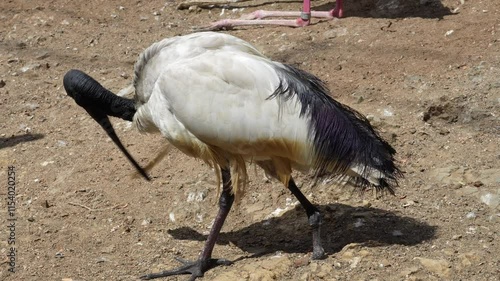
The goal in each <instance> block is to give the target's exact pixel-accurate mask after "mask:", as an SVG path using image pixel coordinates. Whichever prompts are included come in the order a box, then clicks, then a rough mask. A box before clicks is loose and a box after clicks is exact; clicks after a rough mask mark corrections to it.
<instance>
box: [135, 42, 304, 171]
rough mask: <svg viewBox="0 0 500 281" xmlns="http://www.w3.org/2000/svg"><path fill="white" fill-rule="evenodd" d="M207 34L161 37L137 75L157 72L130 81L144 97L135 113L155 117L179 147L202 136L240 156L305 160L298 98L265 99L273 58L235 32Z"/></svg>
mask: <svg viewBox="0 0 500 281" xmlns="http://www.w3.org/2000/svg"><path fill="white" fill-rule="evenodd" d="M211 35H212V36H209V37H208V38H206V37H203V38H200V37H193V36H191V37H188V38H185V37H182V38H183V40H177V41H175V40H171V39H168V40H170V41H168V40H167V41H165V42H163V41H162V42H163V43H167V44H164V46H163V47H162V48H161V50H160V51H158V52H157V53H156V54H155V55H154V57H153V59H149V60H148V61H147V62H146V64H145V66H143V71H145V73H141V74H140V75H141V76H142V77H147V78H148V79H151V77H152V75H151V74H152V72H154V73H155V75H153V76H154V77H155V79H151V81H144V80H138V82H137V83H136V91H137V95H139V98H140V99H141V100H142V101H144V102H145V104H144V105H142V106H141V107H139V108H138V114H136V116H137V117H136V119H149V120H139V122H140V123H151V124H154V126H155V127H157V128H158V129H159V130H160V131H161V132H162V134H163V135H164V136H165V137H166V138H167V139H168V140H169V141H170V142H171V143H173V144H174V145H175V146H177V147H178V148H180V149H181V150H183V151H185V152H186V151H189V150H190V146H197V145H200V143H204V144H207V145H211V146H214V147H218V148H222V149H224V150H225V151H228V152H230V153H233V154H239V155H242V156H243V157H248V158H256V159H270V157H273V156H277V157H283V158H288V159H290V160H291V161H292V163H294V164H297V165H305V166H308V165H309V164H310V163H311V161H312V159H311V158H312V155H310V153H308V152H309V151H311V145H310V143H309V140H308V120H307V119H305V117H299V113H300V104H299V102H298V101H297V100H296V99H290V100H289V101H286V102H284V103H282V104H281V108H280V104H279V103H278V100H277V99H276V98H273V99H268V98H269V96H270V95H271V94H272V93H273V92H274V90H275V89H276V88H277V87H278V85H279V79H278V77H277V75H276V73H275V71H274V68H273V65H272V64H273V63H274V62H272V61H270V60H269V59H267V58H265V57H264V56H263V55H262V54H260V53H259V52H258V51H256V50H255V49H254V48H253V47H251V46H250V45H249V44H248V43H246V42H244V41H242V40H240V39H237V38H235V37H232V36H229V35H225V34H219V33H215V34H211ZM201 39H203V44H200V40H201ZM210 39H213V41H210ZM231 40H233V41H236V42H233V41H231ZM171 41H174V42H171ZM181 41H182V42H181ZM228 41H230V42H232V43H233V44H228ZM242 42H243V43H244V44H243V43H242ZM160 43H161V42H160ZM157 44H158V43H157ZM152 47H154V45H153V46H152ZM189 48H193V50H191V51H189ZM186 49H188V50H186ZM146 52H147V51H146ZM136 69H137V67H136ZM152 81H154V83H153V82H152ZM259 157H260V158H259Z"/></svg>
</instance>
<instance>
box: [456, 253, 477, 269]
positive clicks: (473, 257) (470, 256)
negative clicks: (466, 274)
mask: <svg viewBox="0 0 500 281" xmlns="http://www.w3.org/2000/svg"><path fill="white" fill-rule="evenodd" d="M458 257H459V258H460V264H461V265H462V266H463V267H468V266H472V265H478V264H479V263H480V261H481V257H480V255H479V254H478V253H477V252H475V251H470V252H468V253H464V254H460V255H459V256H458Z"/></svg>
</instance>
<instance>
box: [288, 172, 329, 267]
mask: <svg viewBox="0 0 500 281" xmlns="http://www.w3.org/2000/svg"><path fill="white" fill-rule="evenodd" d="M288 189H289V190H290V191H291V192H292V194H293V195H295V197H296V198H297V200H299V202H300V204H301V205H302V207H304V209H305V210H306V214H307V217H308V218H309V225H310V226H311V228H312V235H313V254H312V259H313V260H319V259H323V258H325V250H324V249H323V247H322V246H321V235H320V230H321V223H322V218H321V214H320V212H319V210H318V208H316V207H315V206H314V205H313V204H312V203H311V202H310V201H309V200H307V198H306V196H304V194H302V192H301V191H300V190H299V188H298V187H297V185H296V184H295V181H294V180H293V179H292V178H290V181H289V182H288Z"/></svg>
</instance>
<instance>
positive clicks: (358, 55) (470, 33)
mask: <svg viewBox="0 0 500 281" xmlns="http://www.w3.org/2000/svg"><path fill="white" fill-rule="evenodd" d="M345 2H346V3H345V6H346V7H345V8H346V9H345V15H346V17H345V18H343V19H340V20H333V21H317V20H315V21H314V24H313V25H311V26H309V27H306V28H301V29H293V28H286V27H265V28H262V27H248V28H238V29H234V30H230V31H224V32H228V33H230V34H233V35H236V36H239V37H241V38H243V39H245V40H248V41H249V42H252V43H253V44H254V45H255V46H257V47H258V48H259V49H261V50H262V51H263V52H264V53H265V54H266V55H267V56H269V57H271V58H273V59H276V60H279V61H282V62H285V63H288V64H294V65H298V66H300V67H301V68H302V69H304V70H307V71H310V72H312V73H314V74H315V75H317V76H319V77H320V78H322V79H323V80H324V81H326V83H327V85H328V86H329V87H330V89H331V90H332V93H333V95H334V97H335V98H336V99H338V100H339V101H341V102H343V103H346V104H348V105H350V106H352V107H354V108H356V109H357V110H359V111H360V112H362V113H363V114H365V115H368V116H369V118H370V120H371V121H372V123H373V124H374V126H376V127H377V128H378V129H379V130H380V131H381V132H382V135H383V136H384V137H385V138H387V139H388V140H389V141H390V142H391V144H392V145H393V146H394V147H395V148H396V149H397V151H398V160H399V162H400V165H401V167H402V169H403V170H404V171H405V178H404V179H403V180H402V181H401V183H400V187H399V189H398V190H397V194H396V196H385V197H383V198H374V196H373V194H372V193H366V194H359V192H356V191H353V190H351V189H349V188H341V187H338V186H336V185H335V184H333V183H332V182H320V183H319V184H318V185H316V186H314V187H311V186H310V183H311V177H310V176H309V175H295V177H296V178H297V181H298V182H299V183H300V185H301V186H302V190H303V192H304V193H305V194H307V195H308V197H309V198H310V199H311V200H313V202H315V203H316V204H318V206H319V208H320V209H321V211H322V212H323V214H324V216H325V222H324V225H323V232H322V236H323V240H324V243H325V244H324V246H325V250H326V252H327V254H328V257H327V259H325V260H322V261H314V262H311V261H310V260H309V258H310V252H311V237H310V230H309V227H308V225H307V219H306V216H305V215H304V213H303V211H302V209H301V208H300V206H297V205H295V203H296V201H295V199H294V198H292V196H291V194H289V192H288V191H287V190H286V189H285V188H284V187H283V186H282V185H281V184H279V183H276V182H269V181H268V180H266V179H265V178H264V176H263V174H262V172H260V171H257V172H256V173H253V172H252V176H251V183H250V186H251V188H250V189H249V191H248V192H247V194H246V197H244V198H243V200H242V202H241V204H240V206H239V207H238V208H235V209H234V210H233V211H232V212H231V214H230V216H229V218H228V220H227V222H226V224H225V226H224V228H223V233H222V234H221V237H220V240H219V243H218V244H217V245H216V248H215V252H214V256H215V257H224V258H227V259H230V260H233V261H235V263H234V264H233V265H231V266H224V267H218V268H215V269H213V270H210V271H209V272H207V273H206V274H205V277H204V278H202V279H200V280H498V276H500V271H499V269H500V262H499V253H500V244H499V230H500V226H499V221H500V207H499V196H500V165H499V162H500V153H499V143H500V141H499V140H500V138H499V136H500V122H499V114H500V110H499V107H500V3H499V2H498V1H472V0H470V1H467V0H465V1H459V0H443V1H441V2H440V1H438V0H427V1H422V0H420V1H418V0H411V1H403V0H377V1H375V0H361V1H354V0H347V1H345ZM178 4H179V1H178V0H174V1H168V2H165V1H140V0H139V1H115V0H112V1H104V0H90V1H69V0H64V1H50V0H49V1H21V0H3V1H1V3H0V106H1V109H2V110H1V111H0V118H1V119H0V120H2V121H1V122H0V166H1V170H0V180H1V183H2V184H1V186H2V189H1V190H0V196H1V197H2V200H0V214H1V216H0V224H1V225H2V227H1V229H0V237H1V239H0V251H1V255H0V263H1V264H0V279H1V280H65V281H68V280H75V281H76V280H136V279H137V277H138V276H140V275H142V274H145V273H149V272H153V271H159V270H163V269H168V268H172V267H174V266H176V265H177V262H176V261H175V260H174V257H176V256H180V257H183V258H187V259H192V258H195V257H196V256H197V255H198V253H199V251H200V249H201V247H202V245H203V241H204V239H205V237H206V234H207V232H208V230H209V228H210V225H211V222H212V219H213V217H214V216H215V212H216V209H217V208H216V202H217V198H215V197H216V192H215V190H216V187H215V178H214V176H213V173H212V171H211V170H210V168H209V167H207V166H206V165H205V164H203V163H201V162H200V161H198V160H195V159H190V158H188V157H186V156H184V155H182V154H181V153H180V152H178V151H175V150H172V151H171V152H170V153H169V154H168V156H167V157H166V159H165V160H164V161H163V162H161V163H160V164H159V165H158V166H156V167H155V168H154V169H153V171H152V172H151V175H152V176H153V181H151V182H145V181H144V180H142V179H140V178H132V177H131V176H132V175H133V173H134V170H133V168H132V166H131V165H130V164H129V163H128V162H127V160H126V159H125V158H124V157H123V156H122V155H121V153H120V152H119V151H118V149H116V147H114V144H113V143H112V142H111V141H110V140H109V139H108V137H107V136H106V135H105V133H104V132H103V131H102V130H101V128H99V127H98V126H97V124H95V122H94V121H93V120H91V119H90V118H89V117H88V116H87V114H86V112H84V111H83V110H82V109H81V108H79V107H78V106H77V105H76V104H75V103H74V101H73V100H72V99H70V98H68V97H67V96H66V93H65V92H64V89H63V87H62V77H63V75H64V74H65V73H66V71H68V70H69V69H71V68H78V69H81V70H84V71H86V72H87V73H89V74H90V75H92V76H93V77H95V78H96V79H97V80H98V81H100V82H101V83H102V84H103V85H104V86H106V87H108V88H109V89H111V90H112V91H115V92H118V91H119V90H121V89H122V88H125V87H126V86H128V85H130V83H131V79H132V75H133V64H134V62H135V60H136V58H137V56H138V54H139V53H140V52H141V51H142V50H143V49H144V48H146V47H147V46H149V45H150V44H151V43H153V42H155V41H158V40H160V39H162V38H165V37H170V36H174V35H179V34H187V33H189V32H190V31H191V28H192V27H193V26H200V25H204V24H206V23H208V22H211V21H213V20H218V19H223V18H237V17H239V16H240V15H241V14H242V13H247V12H250V11H253V10H256V9H262V8H265V9H285V8H288V9H291V10H300V7H301V3H300V2H298V1H291V2H282V3H276V4H274V3H271V2H263V1H257V2H247V3H241V4H234V5H233V6H239V7H243V9H240V8H238V9H232V8H230V9H224V10H223V9H221V8H214V9H212V10H207V9H196V8H194V9H188V10H177V9H176V7H177V5H178ZM313 5H314V7H315V9H317V10H327V9H331V8H332V7H333V5H334V3H330V2H328V1H314V2H313ZM222 11H224V14H223V15H221V13H222ZM114 124H115V125H116V127H117V128H118V132H119V134H120V136H121V137H122V140H123V141H124V142H125V144H126V146H127V147H128V149H129V150H130V151H131V153H132V154H133V155H135V156H136V158H137V159H138V160H139V161H140V162H141V164H143V165H145V164H147V163H148V161H150V160H151V159H152V158H153V157H154V156H155V155H156V154H157V153H158V151H160V149H161V148H162V146H163V143H164V141H163V140H162V138H161V137H160V136H154V135H153V136H148V135H141V134H139V133H137V132H136V131H134V130H132V129H131V127H130V126H129V124H127V123H126V122H122V121H119V120H116V121H115V122H114ZM9 166H14V171H15V176H16V197H15V201H16V209H15V211H14V212H13V215H14V216H13V217H10V216H9V213H8V207H7V203H8V202H10V200H9V191H8V185H9V184H8V173H9V169H8V167H9ZM250 170H253V168H250ZM10 218H15V219H16V220H15V221H11V220H8V219H10ZM12 222H14V223H15V229H9V227H8V226H9V225H10V224H11V223H12ZM11 230H12V231H11ZM12 233H13V234H14V236H11V235H12ZM9 237H11V238H12V239H10V240H9ZM11 241H15V245H12V244H9V242H11ZM11 247H15V250H16V252H15V271H16V272H15V273H11V272H9V269H11V268H12V267H11V265H9V262H10V261H11V259H10V258H9V255H11V254H10V249H11ZM495 276H496V277H495ZM186 279H187V276H180V277H173V278H170V279H167V280H186Z"/></svg>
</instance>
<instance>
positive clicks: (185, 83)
mask: <svg viewBox="0 0 500 281" xmlns="http://www.w3.org/2000/svg"><path fill="white" fill-rule="evenodd" d="M64 87H65V89H66V91H67V93H68V95H70V96H71V97H73V98H74V99H75V101H76V102H77V103H78V104H79V105H81V106H82V107H84V108H85V109H86V110H87V111H88V112H89V113H90V114H91V115H92V117H94V119H96V120H97V121H98V122H99V123H100V124H101V125H102V126H103V128H105V129H106V131H107V132H108V133H110V132H112V127H111V124H110V123H109V120H108V121H107V122H106V121H103V120H107V118H108V117H107V116H108V115H109V116H114V117H118V118H122V119H125V120H130V121H133V123H134V125H135V126H136V127H137V128H138V129H139V130H140V131H142V132H160V133H161V134H162V135H163V136H164V137H165V139H166V140H167V141H168V142H170V143H171V144H173V145H174V146H175V147H177V148H178V149H179V150H181V151H182V152H184V153H185V154H187V155H189V156H192V157H196V158H199V159H202V160H204V161H205V162H207V163H209V164H211V165H212V166H213V167H214V168H215V171H216V176H217V178H219V179H220V178H222V186H223V188H222V192H221V194H220V200H219V211H218V214H217V216H216V219H215V222H214V225H213V226H212V229H211V232H210V234H209V236H208V238H207V241H206V244H205V247H204V248H203V251H202V253H201V255H200V257H199V258H198V259H197V260H196V261H194V262H187V261H183V260H182V261H181V262H182V263H183V265H182V266H181V267H179V268H177V269H174V270H168V271H164V272H160V273H152V274H147V275H144V276H142V277H141V278H142V279H153V278H157V277H164V276H170V275H175V274H191V280H194V279H195V278H196V277H198V276H202V275H203V273H204V272H205V271H206V270H208V269H209V268H211V267H213V266H216V265H217V264H220V263H227V261H225V260H217V259H212V250H213V248H214V245H215V242H216V240H217V236H218V234H219V232H220V230H221V228H222V225H223V223H224V220H225V218H226V216H227V215H228V213H229V210H230V208H231V205H232V204H233V201H234V199H235V197H236V198H238V197H240V196H242V195H243V192H244V190H245V188H246V186H247V172H246V163H247V162H248V161H253V162H255V163H257V164H258V165H259V166H260V167H262V168H263V169H264V170H265V172H266V173H267V174H268V175H270V176H272V177H275V178H277V179H278V180H280V181H281V182H282V183H283V184H284V185H285V186H286V187H287V188H288V189H289V190H290V191H291V192H292V193H293V194H294V195H295V196H296V198H297V199H298V200H299V202H300V203H301V204H302V206H303V207H304V209H305V211H306V214H307V216H308V218H309V224H310V225H311V227H312V232H313V253H312V258H313V259H320V258H323V257H324V255H325V252H324V250H323V248H322V246H321V239H320V225H321V215H320V212H319V210H318V209H317V208H316V207H315V206H314V205H313V204H312V203H311V202H309V200H308V199H307V198H306V197H305V196H304V195H303V194H302V193H301V192H300V190H299V189H298V187H297V186H296V184H295V182H294V180H293V178H292V177H291V173H292V170H293V169H296V170H299V171H303V172H311V171H312V172H315V173H318V174H329V175H331V176H335V177H342V178H346V179H347V180H352V181H353V182H354V183H355V184H357V185H358V186H360V187H361V188H366V187H375V188H377V189H386V190H388V191H390V192H393V187H395V186H396V185H397V181H396V179H397V177H398V176H399V175H400V171H399V169H398V168H397V167H396V165H395V161H394V154H395V150H394V149H393V148H392V147H391V146H390V145H389V144H388V143H387V142H386V141H384V140H383V139H382V138H380V137H379V135H378V134H377V132H376V131H375V130H374V129H373V128H372V127H371V126H370V124H369V122H368V121H367V120H366V119H365V118H364V117H363V116H362V115H361V114H360V113H358V112H356V111H355V110H353V109H351V108H349V107H347V106H345V105H342V104H340V103H339V102H337V101H335V100H334V99H333V98H332V97H331V96H330V95H329V91H328V89H327V88H326V87H325V85H324V84H323V82H322V81H321V80H320V79H319V78H317V77H315V76H313V75H312V74H309V73H307V72H305V71H302V70H299V69H297V68H295V67H293V66H290V65H286V64H282V63H279V62H276V61H272V60H270V59H269V58H267V57H265V56H264V55H263V54H262V53H260V52H259V51H258V50H257V49H256V48H254V47H253V46H252V45H250V44H249V43H247V42H245V41H243V40H241V39H238V38H236V37H233V36H231V35H227V34H221V33H213V32H202V33H193V34H190V35H185V36H179V37H173V38H168V39H164V40H162V41H160V42H157V43H155V44H153V45H151V46H150V47H149V48H147V49H146V50H145V51H144V52H143V53H142V54H141V55H140V57H139V59H138V61H137V63H136V65H135V78H134V87H135V97H134V99H126V98H122V97H119V96H116V95H114V94H113V93H111V92H109V91H108V90H106V89H104V88H103V87H102V86H101V85H99V84H98V83H97V82H96V81H95V80H94V79H92V78H91V77H89V76H88V75H86V74H84V73H83V72H81V71H78V70H71V71H69V72H68V73H67V74H66V75H65V77H64ZM110 135H113V133H110ZM112 138H113V140H114V141H115V142H118V143H119V140H118V138H117V137H116V135H115V137H112ZM120 149H122V151H124V152H126V150H125V148H124V147H123V146H121V147H120ZM129 156H130V155H129ZM129 159H130V160H131V161H133V158H132V157H131V156H130V157H129ZM133 163H135V161H133ZM135 166H136V168H138V169H140V167H139V165H137V164H135ZM141 172H142V173H143V175H144V176H145V177H147V175H146V173H145V172H144V171H142V170H141Z"/></svg>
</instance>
